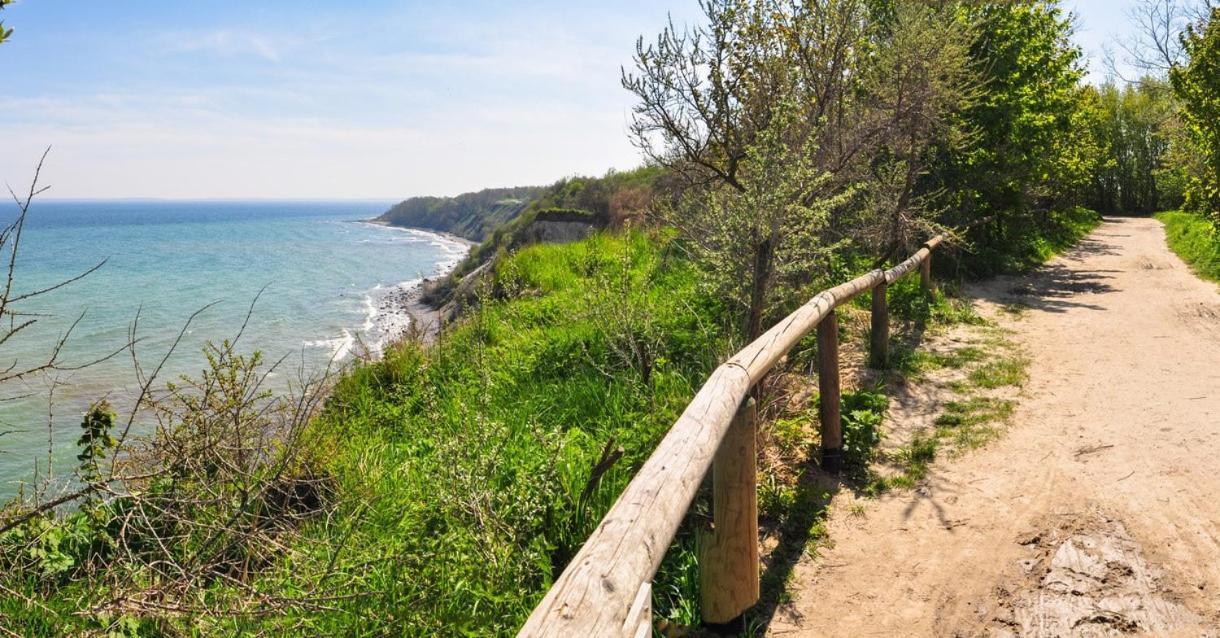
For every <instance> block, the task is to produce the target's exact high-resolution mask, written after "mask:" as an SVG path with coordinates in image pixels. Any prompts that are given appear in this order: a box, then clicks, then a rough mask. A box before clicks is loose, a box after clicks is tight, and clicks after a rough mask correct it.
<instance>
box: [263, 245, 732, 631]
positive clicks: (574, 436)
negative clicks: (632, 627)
mask: <svg viewBox="0 0 1220 638" xmlns="http://www.w3.org/2000/svg"><path fill="white" fill-rule="evenodd" d="M665 246H666V243H665V242H664V241H661V240H657V239H656V238H650V237H648V236H645V235H642V234H632V235H627V236H619V237H613V236H608V235H599V236H595V237H594V238H592V239H590V240H587V241H584V242H578V243H574V244H568V245H562V246H560V245H538V246H534V247H530V248H528V249H525V250H522V251H521V252H520V253H518V254H516V255H515V256H513V257H511V258H510V259H509V260H508V261H507V262H506V263H504V264H502V265H501V266H500V268H499V269H498V273H497V282H496V285H495V288H496V289H497V290H499V291H501V292H500V294H501V295H502V296H507V297H508V298H506V299H500V300H490V299H489V300H487V303H485V304H484V306H483V307H482V310H481V311H479V312H478V313H476V314H475V315H473V316H471V317H469V318H468V319H466V320H465V321H464V322H463V323H462V324H460V325H459V326H458V327H457V328H456V329H454V330H453V331H451V332H450V333H448V334H447V336H446V337H445V339H444V340H443V341H442V342H440V343H439V344H438V345H437V346H436V347H434V348H432V349H429V350H422V349H419V348H417V347H413V346H406V347H403V348H401V349H399V350H396V351H393V352H391V353H390V354H389V355H388V356H387V357H386V358H385V359H384V360H383V361H380V362H378V363H375V364H372V365H369V366H366V367H364V368H361V369H359V370H357V371H356V372H354V373H353V374H352V375H351V376H350V377H349V378H347V379H345V380H344V382H343V383H341V384H340V385H339V387H338V388H337V389H336V391H335V395H334V397H333V398H332V399H331V404H330V406H329V410H328V411H327V413H326V415H325V416H324V418H323V419H322V420H321V421H320V422H319V423H318V424H317V430H318V432H319V436H320V440H319V446H321V447H323V448H325V449H333V450H335V452H334V453H333V454H332V455H331V457H330V459H329V462H328V466H329V469H330V471H331V472H333V473H334V474H335V475H336V477H338V480H339V483H340V485H341V486H342V487H341V493H342V494H344V495H345V496H347V498H346V499H345V500H344V501H343V502H344V504H345V505H346V506H347V507H348V510H347V511H345V512H342V513H341V515H339V516H335V517H334V519H333V523H332V524H330V525H326V526H319V528H318V529H316V530H314V533H315V534H316V535H318V536H319V539H320V540H323V539H326V538H334V537H336V536H343V537H346V538H349V539H350V540H349V541H348V542H347V543H346V544H347V547H348V548H349V549H348V551H347V553H346V554H345V555H344V556H343V558H342V560H344V561H346V563H345V568H344V570H343V571H347V570H349V569H350V570H353V571H356V570H359V569H361V567H360V566H365V565H369V566H372V567H371V568H368V567H365V568H364V569H365V570H366V571H367V573H366V575H365V577H364V578H363V579H362V580H363V585H364V586H365V587H366V588H367V590H368V594H367V595H363V596H361V597H359V598H358V599H354V600H351V601H348V602H345V603H344V604H343V606H342V607H343V609H342V611H341V612H338V613H323V614H316V615H312V616H310V617H308V618H306V619H300V620H301V621H302V622H304V623H306V624H305V625H304V627H306V628H307V630H306V631H305V633H319V634H335V633H351V632H353V631H357V630H358V631H359V632H362V633H364V632H367V633H386V632H389V633H394V634H396V635H403V634H404V632H405V633H406V634H417V635H435V634H437V633H450V634H452V633H460V632H474V633H478V634H480V635H495V634H511V633H513V632H514V631H515V630H516V629H517V628H518V627H519V626H520V624H521V622H523V621H524V619H525V616H526V615H528V613H529V611H530V610H531V609H532V608H533V606H534V605H535V604H536V603H537V601H538V599H539V598H540V597H541V595H542V593H544V592H545V590H546V588H547V587H548V586H549V584H550V583H551V582H552V580H553V579H554V578H555V577H557V576H558V575H559V571H560V570H561V569H562V567H563V566H564V565H565V564H566V563H567V561H568V560H569V559H570V558H571V556H572V555H574V554H575V552H576V550H577V549H578V548H579V546H580V545H581V544H582V543H583V541H584V539H585V538H586V537H587V536H588V535H589V534H590V533H591V532H592V531H593V529H594V528H595V526H596V524H597V522H598V521H599V520H600V518H601V516H602V514H603V513H604V512H605V511H606V510H607V509H608V508H609V506H610V505H611V504H612V502H613V501H614V499H615V498H616V497H617V495H618V493H619V492H620V491H621V489H622V487H623V486H624V485H625V484H626V482H627V481H628V480H629V479H630V477H631V476H632V475H633V474H634V472H635V470H636V469H638V468H639V466H640V465H641V464H642V463H643V461H644V459H646V458H647V456H648V455H649V454H650V453H651V452H652V450H653V448H654V447H655V445H656V443H657V442H658V440H659V439H660V437H661V436H662V435H663V434H664V433H665V432H666V431H667V429H668V428H669V426H670V425H672V423H673V422H674V420H675V419H676V418H677V415H678V414H679V413H680V412H681V410H682V409H683V408H684V407H685V405H686V403H687V401H689V399H690V397H691V395H692V393H693V390H694V389H695V388H697V386H698V385H699V384H700V383H701V382H702V380H703V378H704V377H705V376H706V374H707V373H708V372H709V371H710V369H711V368H712V367H713V366H714V364H715V360H714V358H713V357H714V354H713V353H715V352H717V351H718V350H719V349H720V347H719V344H718V343H717V339H718V335H719V331H718V330H716V324H715V322H714V321H713V320H712V317H714V316H715V315H716V313H715V310H716V309H715V307H714V306H713V305H712V304H711V303H710V302H709V301H708V300H707V299H705V298H703V297H702V296H701V295H700V293H699V291H698V287H697V285H696V284H697V280H696V275H695V272H694V271H693V269H692V268H690V267H689V266H688V264H686V263H685V262H682V261H679V260H675V259H670V258H668V257H667V256H666V254H665ZM628 342H631V343H633V344H635V345H640V346H641V347H642V348H644V349H646V350H649V351H650V352H651V356H650V357H649V360H648V361H639V360H636V359H633V358H630V357H625V356H623V355H622V353H623V352H632V351H633V350H632V349H631V348H626V347H624V346H625V345H627V344H628ZM607 445H610V446H612V447H621V448H622V449H623V450H624V455H623V457H622V459H621V460H620V461H618V462H617V463H616V464H615V465H614V466H613V467H612V468H611V470H610V471H609V472H608V473H606V474H605V476H603V477H602V479H601V481H600V482H599V483H598V484H597V485H596V486H595V488H593V489H591V490H590V489H588V488H589V486H590V475H591V471H592V468H593V467H594V465H595V464H596V463H597V460H598V457H599V455H600V453H601V451H602V450H603V449H604V448H605V447H606V446H607ZM586 493H588V497H587V498H586V497H585V496H584V494H586ZM329 560H330V557H329V555H325V554H322V555H310V554H308V553H304V554H300V555H295V556H293V557H291V559H289V560H288V562H287V563H286V564H285V566H284V568H285V570H291V571H293V572H297V573H299V572H302V571H304V572H306V573H308V572H309V571H310V570H318V569H319V568H320V567H321V566H322V565H323V564H324V563H325V562H326V561H329ZM693 570H694V551H693V545H692V543H691V542H690V539H689V538H688V537H686V536H682V537H680V538H679V541H678V545H677V547H675V548H674V551H672V552H670V555H669V556H667V559H666V563H665V566H664V568H663V569H662V572H661V574H660V575H659V577H658V579H657V583H656V591H657V592H658V596H657V599H656V603H657V606H658V608H657V616H658V617H659V618H672V619H675V620H680V621H693V619H694V617H697V613H698V609H697V607H694V605H695V602H694V601H695V600H697V596H692V595H691V593H690V589H691V587H693V586H697V578H694V580H693V581H692V578H693V577H692V576H691V574H692V573H694V572H693ZM355 591H356V590H355V589H353V590H352V592H351V593H354V592H355ZM695 591H696V592H697V589H696V590H695Z"/></svg>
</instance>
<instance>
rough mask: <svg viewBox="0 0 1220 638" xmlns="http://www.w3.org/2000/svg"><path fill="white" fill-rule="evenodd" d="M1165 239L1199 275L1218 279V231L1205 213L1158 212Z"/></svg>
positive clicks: (1219, 254) (1219, 277)
mask: <svg viewBox="0 0 1220 638" xmlns="http://www.w3.org/2000/svg"><path fill="white" fill-rule="evenodd" d="M1156 218H1157V219H1159V220H1161V222H1162V223H1163V224H1165V240H1166V242H1168V244H1169V248H1170V249H1171V250H1173V252H1175V253H1177V255H1178V257H1181V258H1182V261H1184V262H1186V263H1187V264H1189V265H1190V267H1191V269H1193V270H1194V271H1195V272H1196V273H1197V274H1198V275H1199V276H1200V277H1204V278H1206V279H1210V280H1212V281H1216V282H1220V231H1217V229H1216V226H1215V224H1213V223H1212V222H1211V221H1210V220H1208V219H1206V218H1205V217H1203V216H1201V215H1199V214H1196V213H1188V212H1180V211H1171V212H1165V213H1158V214H1157V215H1156Z"/></svg>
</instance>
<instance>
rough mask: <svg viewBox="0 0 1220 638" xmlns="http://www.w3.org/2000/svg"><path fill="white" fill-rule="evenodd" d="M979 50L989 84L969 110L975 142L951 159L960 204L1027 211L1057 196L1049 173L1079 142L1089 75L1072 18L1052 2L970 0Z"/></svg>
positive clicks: (977, 209)
mask: <svg viewBox="0 0 1220 638" xmlns="http://www.w3.org/2000/svg"><path fill="white" fill-rule="evenodd" d="M966 11H967V12H968V15H969V16H970V18H971V19H972V20H974V21H975V23H976V24H977V27H976V28H977V31H976V35H975V40H974V44H973V46H972V48H971V54H972V57H973V59H974V61H975V64H976V67H977V68H978V69H980V71H981V72H982V73H983V76H984V77H983V86H984V87H985V90H984V91H983V93H982V94H981V95H979V96H978V98H977V99H976V100H975V102H974V103H973V104H972V105H971V106H970V107H969V108H967V109H966V111H965V112H964V113H963V117H964V118H965V119H966V121H967V122H968V124H969V126H970V127H971V128H972V129H973V130H975V131H976V135H977V137H976V138H975V140H974V143H973V148H972V149H971V150H970V152H968V153H964V154H962V155H961V157H960V158H959V159H951V160H950V161H949V163H948V165H949V167H950V169H949V180H948V182H949V184H948V185H949V187H950V188H952V189H953V191H954V193H953V197H954V198H955V199H956V200H957V206H958V207H959V208H960V209H965V210H969V211H970V212H971V214H972V215H974V216H977V217H982V216H985V215H989V214H992V213H1008V214H1011V213H1023V212H1026V211H1029V210H1031V209H1035V208H1038V207H1040V204H1041V203H1042V201H1045V200H1046V199H1047V198H1050V197H1053V196H1055V195H1057V193H1052V192H1050V189H1049V179H1050V177H1051V176H1052V174H1053V173H1055V172H1057V171H1060V170H1062V169H1063V165H1062V164H1063V162H1064V161H1065V160H1066V159H1068V158H1067V157H1065V153H1067V152H1070V151H1072V150H1073V149H1074V143H1075V139H1076V136H1077V135H1078V134H1080V132H1079V131H1077V130H1076V129H1075V127H1074V126H1073V124H1074V123H1073V121H1072V114H1073V113H1074V112H1075V111H1076V109H1077V107H1078V102H1079V99H1080V93H1079V89H1078V83H1079V81H1080V79H1081V77H1082V76H1083V71H1082V69H1081V67H1080V64H1079V61H1080V57H1081V54H1080V50H1079V49H1078V48H1077V47H1076V46H1075V45H1074V44H1072V42H1071V34H1072V28H1071V22H1070V19H1069V17H1068V16H1067V15H1065V14H1064V13H1063V11H1062V10H1061V9H1059V8H1058V7H1056V6H1055V5H1054V3H1051V2H1015V3H983V4H974V5H968V7H967V8H966Z"/></svg>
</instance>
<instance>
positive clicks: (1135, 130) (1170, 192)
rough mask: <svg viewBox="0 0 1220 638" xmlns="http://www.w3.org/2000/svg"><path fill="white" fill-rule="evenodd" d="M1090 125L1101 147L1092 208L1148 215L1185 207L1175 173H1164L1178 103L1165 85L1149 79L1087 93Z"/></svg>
mask: <svg viewBox="0 0 1220 638" xmlns="http://www.w3.org/2000/svg"><path fill="white" fill-rule="evenodd" d="M1084 92H1085V95H1084V113H1085V119H1086V121H1087V124H1086V125H1087V126H1089V127H1090V130H1091V134H1092V137H1093V139H1095V140H1096V142H1097V144H1098V149H1097V150H1096V151H1095V152H1096V153H1097V158H1098V161H1097V162H1096V164H1095V166H1094V167H1093V170H1092V174H1093V177H1092V186H1091V191H1092V193H1091V195H1090V196H1089V200H1088V201H1089V205H1090V206H1091V207H1093V208H1094V209H1096V210H1102V211H1109V212H1133V213H1149V212H1152V211H1154V210H1159V209H1161V208H1165V207H1166V206H1174V205H1178V204H1180V203H1181V199H1180V198H1181V187H1180V186H1176V185H1175V183H1174V180H1175V178H1176V175H1175V174H1174V173H1173V172H1172V171H1165V170H1164V169H1165V166H1164V162H1165V156H1166V153H1167V152H1168V151H1169V145H1170V142H1171V139H1172V124H1171V122H1172V119H1173V115H1174V110H1175V108H1176V105H1175V104H1174V102H1173V99H1172V94H1171V92H1170V90H1169V87H1168V86H1167V85H1166V83H1165V82H1164V81H1161V80H1158V79H1156V78H1153V77H1146V78H1144V79H1142V80H1140V81H1139V82H1138V83H1135V84H1129V85H1127V86H1125V87H1122V88H1119V87H1117V86H1115V85H1113V84H1105V85H1103V86H1101V87H1100V88H1097V89H1094V88H1093V87H1091V86H1088V87H1085V89H1084Z"/></svg>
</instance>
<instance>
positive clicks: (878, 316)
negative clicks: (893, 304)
mask: <svg viewBox="0 0 1220 638" xmlns="http://www.w3.org/2000/svg"><path fill="white" fill-rule="evenodd" d="M888 288H889V286H888V285H886V283H885V282H884V281H882V282H881V283H879V284H877V285H876V287H874V288H873V329H872V331H871V332H872V334H871V339H870V343H869V349H868V350H869V353H868V354H869V365H870V366H871V367H872V368H873V369H875V370H883V369H885V368H888V367H890V310H889V306H888V304H887V302H886V298H885V294H886V290H887V289H888Z"/></svg>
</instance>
